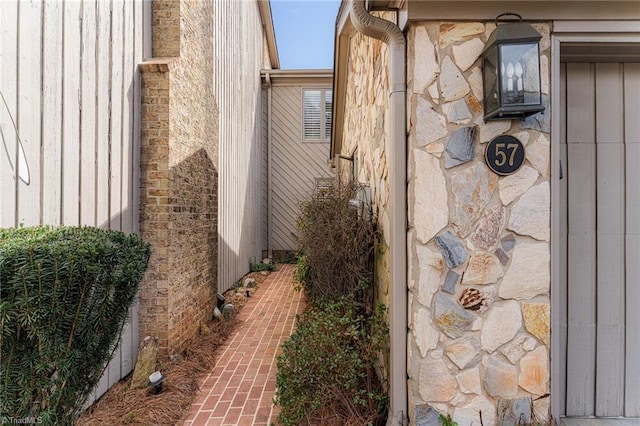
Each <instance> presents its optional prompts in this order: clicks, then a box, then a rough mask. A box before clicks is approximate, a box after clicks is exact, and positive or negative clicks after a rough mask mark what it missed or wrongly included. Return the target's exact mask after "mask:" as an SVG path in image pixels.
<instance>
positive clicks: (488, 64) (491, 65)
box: [482, 48, 500, 111]
mask: <svg viewBox="0 0 640 426" xmlns="http://www.w3.org/2000/svg"><path fill="white" fill-rule="evenodd" d="M482 66H483V73H484V75H483V78H484V93H485V95H484V102H485V109H486V110H487V111H492V110H494V109H495V108H498V107H499V106H500V105H499V100H500V97H499V96H500V95H499V92H498V50H497V49H495V48H494V49H490V50H489V51H487V53H486V54H485V56H484V60H483V62H482Z"/></svg>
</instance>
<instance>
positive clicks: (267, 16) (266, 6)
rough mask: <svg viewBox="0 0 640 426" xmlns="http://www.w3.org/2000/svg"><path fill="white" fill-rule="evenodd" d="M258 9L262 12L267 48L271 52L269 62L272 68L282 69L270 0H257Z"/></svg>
mask: <svg viewBox="0 0 640 426" xmlns="http://www.w3.org/2000/svg"><path fill="white" fill-rule="evenodd" d="M257 2H258V9H259V11H260V20H261V21H262V27H263V28H264V32H265V36H266V39H267V48H268V50H269V61H270V62H271V68H274V69H278V68H280V59H279V58H278V45H277V44H276V33H275V30H274V28H273V17H272V15H271V2H270V0H257Z"/></svg>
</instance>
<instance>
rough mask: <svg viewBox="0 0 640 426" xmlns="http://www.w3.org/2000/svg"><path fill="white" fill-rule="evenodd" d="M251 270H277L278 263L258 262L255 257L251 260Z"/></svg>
mask: <svg viewBox="0 0 640 426" xmlns="http://www.w3.org/2000/svg"><path fill="white" fill-rule="evenodd" d="M249 270H250V271H251V272H260V271H275V270H276V265H275V264H273V263H271V262H266V263H265V262H262V261H260V262H258V261H257V260H255V259H251V260H249Z"/></svg>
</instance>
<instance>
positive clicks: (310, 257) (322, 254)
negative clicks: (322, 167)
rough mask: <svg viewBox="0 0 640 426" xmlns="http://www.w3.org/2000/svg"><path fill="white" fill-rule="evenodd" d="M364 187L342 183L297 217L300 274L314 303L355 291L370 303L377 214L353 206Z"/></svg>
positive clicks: (303, 207) (320, 195)
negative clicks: (363, 283)
mask: <svg viewBox="0 0 640 426" xmlns="http://www.w3.org/2000/svg"><path fill="white" fill-rule="evenodd" d="M361 190H362V188H361V187H359V186H357V185H355V184H344V183H338V184H337V186H336V187H334V188H333V189H331V190H326V191H322V192H317V193H316V194H314V195H313V196H312V197H311V199H309V200H308V201H306V202H304V203H303V204H302V205H301V208H300V216H299V217H298V230H299V232H298V244H299V250H300V252H301V256H300V257H299V258H298V265H297V268H296V276H297V279H298V280H299V281H300V283H301V284H302V285H303V287H304V289H305V290H306V291H307V294H308V295H309V297H310V298H311V300H312V302H315V301H316V300H322V299H324V298H335V297H336V296H340V295H342V296H345V295H349V296H350V297H353V296H356V299H357V300H359V301H361V302H364V303H369V304H370V303H371V301H372V295H373V290H372V287H371V286H369V287H363V286H361V285H360V283H361V282H363V281H366V282H369V283H372V282H373V268H372V259H373V253H374V247H375V242H376V237H377V232H376V225H375V218H374V217H372V215H371V214H368V213H367V212H365V213H367V214H362V211H359V208H358V207H356V206H354V204H353V200H354V199H356V198H357V195H358V193H359V191H361Z"/></svg>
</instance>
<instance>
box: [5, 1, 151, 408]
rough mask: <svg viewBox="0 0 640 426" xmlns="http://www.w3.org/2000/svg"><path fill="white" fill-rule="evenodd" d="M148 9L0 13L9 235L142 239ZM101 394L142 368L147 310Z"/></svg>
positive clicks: (101, 4)
mask: <svg viewBox="0 0 640 426" xmlns="http://www.w3.org/2000/svg"><path fill="white" fill-rule="evenodd" d="M149 12H150V8H149V3H148V2H139V1H135V2H134V1H118V0H111V1H96V0H91V1H89V0H83V1H80V0H77V1H67V2H61V1H7V2H3V3H2V13H1V14H0V67H1V68H0V71H1V72H0V76H1V78H2V80H1V82H0V91H1V92H2V99H0V129H1V132H2V134H1V136H2V146H1V147H0V226H2V227H18V226H34V225H88V226H97V227H101V228H105V229H115V230H121V231H124V232H138V230H139V214H138V204H139V201H138V200H139V189H138V188H139V176H138V170H139V168H138V162H139V160H138V155H139V154H138V150H139V133H140V131H139V123H140V75H139V72H138V70H137V65H138V63H140V62H141V61H142V59H143V52H147V51H148V49H150V39H148V37H146V36H145V31H143V28H144V27H145V25H150V16H149ZM130 317H131V321H130V322H129V323H128V325H127V327H126V329H125V330H124V332H123V335H122V340H121V344H120V346H119V348H118V349H117V351H116V353H115V355H114V358H113V360H112V361H111V363H110V364H109V366H108V368H107V370H106V372H105V375H104V376H103V378H102V379H101V381H100V383H99V385H98V387H97V389H96V391H95V393H94V395H95V398H97V397H99V396H100V395H102V394H103V393H104V392H105V391H106V390H107V389H108V388H109V386H111V385H112V384H114V383H116V382H117V381H118V380H120V379H121V378H122V377H124V376H125V375H127V374H128V373H129V372H131V370H132V369H133V365H134V363H135V357H136V355H137V348H138V321H137V318H138V307H137V306H135V307H133V308H131V311H130Z"/></svg>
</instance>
